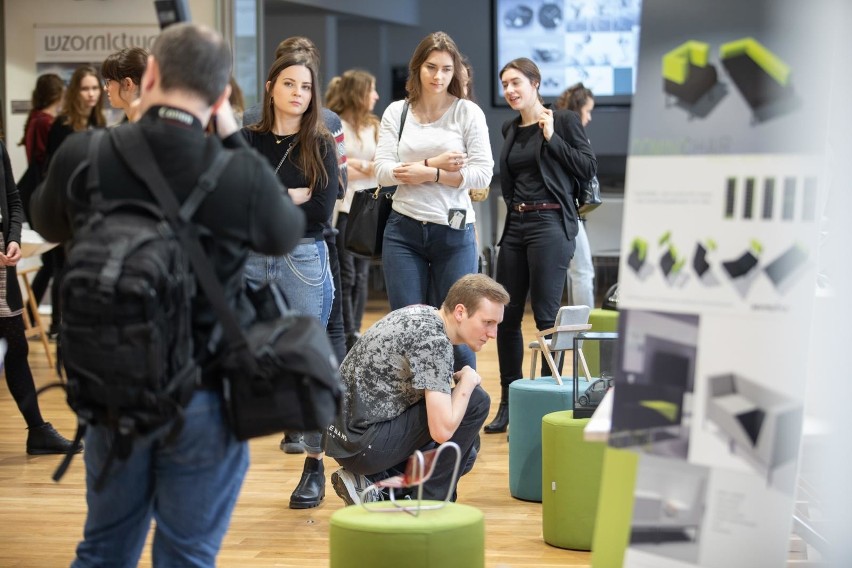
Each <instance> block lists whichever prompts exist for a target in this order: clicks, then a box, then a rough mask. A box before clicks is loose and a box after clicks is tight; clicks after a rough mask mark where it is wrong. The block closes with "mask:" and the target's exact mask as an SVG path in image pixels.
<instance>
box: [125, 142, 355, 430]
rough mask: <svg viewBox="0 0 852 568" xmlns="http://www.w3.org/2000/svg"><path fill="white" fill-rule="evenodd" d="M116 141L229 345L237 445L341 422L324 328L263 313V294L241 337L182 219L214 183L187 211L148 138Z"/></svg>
mask: <svg viewBox="0 0 852 568" xmlns="http://www.w3.org/2000/svg"><path fill="white" fill-rule="evenodd" d="M113 138H114V140H115V141H116V144H117V145H118V147H119V150H121V154H122V155H126V156H134V159H133V160H126V163H127V165H128V166H129V167H130V169H131V170H132V171H133V173H134V174H135V175H136V176H137V177H139V178H140V179H141V180H143V181H144V182H145V185H146V186H147V187H148V189H149V190H150V191H151V193H153V194H154V196H155V197H156V199H157V202H158V203H159V204H160V207H161V208H162V210H163V213H165V215H166V217H167V219H168V220H169V223H170V224H171V225H172V227H174V228H175V231H176V232H177V234H178V237H179V238H180V241H181V243H182V244H183V245H184V247H185V248H186V252H187V254H188V255H189V259H190V262H191V263H192V268H193V271H194V272H195V276H196V279H197V280H198V283H199V284H200V286H201V289H202V290H203V291H204V293H205V295H206V296H207V299H208V300H209V301H210V303H211V304H212V306H213V309H214V310H215V312H216V315H217V316H218V318H219V323H220V324H221V327H222V332H223V335H224V341H225V345H224V350H225V353H224V356H223V357H222V359H221V365H222V368H223V392H224V397H225V403H226V406H227V412H228V418H229V421H230V426H231V429H232V430H233V432H234V434H235V435H236V437H237V439H239V440H248V439H250V438H255V437H258V436H266V435H269V434H274V433H280V432H283V431H285V430H301V431H314V430H325V429H326V428H327V427H328V425H329V424H331V423H332V422H333V421H334V419H335V417H336V416H337V413H338V412H339V410H340V404H341V401H342V397H343V388H342V386H341V381H340V373H339V371H338V362H337V358H336V357H335V355H334V350H333V349H332V346H331V342H330V341H329V340H328V335H327V334H326V332H325V328H324V327H323V326H322V324H320V322H319V321H318V320H317V319H315V318H312V317H308V316H302V315H296V314H285V315H279V314H278V313H277V308H276V309H270V308H269V305H270V302H269V301H266V302H265V305H264V306H258V300H257V298H258V297H263V294H262V292H263V291H259V292H258V291H256V292H254V293H253V296H254V297H253V298H252V300H253V302H254V303H255V305H256V307H258V308H259V309H257V310H256V311H257V313H258V319H259V320H260V321H257V322H255V323H254V324H252V325H251V326H250V327H249V328H248V329H247V330H246V331H245V332H243V330H242V329H241V327H240V324H239V321H238V320H237V317H236V315H235V314H234V312H233V310H232V309H231V308H230V307H229V306H228V303H227V300H226V298H225V292H224V289H223V288H222V284H221V283H220V282H219V280H218V278H217V277H216V273H215V271H214V270H213V265H212V264H211V263H210V259H208V258H207V255H206V253H205V252H204V249H203V247H202V246H201V241H200V239H199V238H198V228H197V227H196V226H195V225H194V224H193V223H192V222H191V219H189V218H187V216H186V215H185V213H184V211H185V210H187V208H189V207H191V206H192V204H193V202H194V201H198V200H200V199H203V198H204V195H205V193H207V192H212V191H213V190H214V189H215V180H214V183H206V184H199V185H198V186H197V187H196V189H195V190H194V191H193V192H192V193H191V194H190V195H189V197H188V198H187V199H186V201H185V202H184V205H183V207H181V206H180V204H179V203H178V201H177V199H176V198H175V196H174V194H173V193H172V192H171V191H170V190H169V189H168V187H169V185H168V182H167V181H166V180H165V178H164V177H163V174H162V173H161V172H160V169H159V168H158V167H157V162H156V161H155V160H154V156H153V154H152V153H151V149H150V147H149V146H148V143H147V142H146V140H145V138H144V136H143V135H142V133H141V132H140V131H139V130H136V129H126V128H121V127H120V128H117V129H115V130H114V136H113ZM228 159H230V152H229V151H227V150H223V151H222V152H220V153H219V155H218V156H217V157H216V160H215V162H214V165H213V166H211V167H210V169H213V168H216V167H217V166H219V165H220V164H218V162H220V161H221V160H228ZM220 171H224V167H222V170H220ZM267 297H268V296H267ZM215 333H216V332H215V331H214V335H215Z"/></svg>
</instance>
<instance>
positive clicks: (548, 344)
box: [529, 306, 592, 385]
mask: <svg viewBox="0 0 852 568" xmlns="http://www.w3.org/2000/svg"><path fill="white" fill-rule="evenodd" d="M590 312H591V310H590V309H589V306H562V307H561V308H559V311H558V312H557V313H556V322H555V325H554V327H551V328H549V329H544V330H541V331H539V332H538V333H536V339H535V341H531V342H530V345H529V347H530V350H531V351H532V362H531V363H530V379H533V378H535V376H536V363H538V353H539V351H540V352H541V356H542V357H544V360H545V361H547V366H548V367H550V372H551V376H552V377H553V378H554V379H555V380H556V384H559V385H561V384H562V377H561V374H560V373H559V363H560V362H561V361H562V357H563V355H564V353H565V352H566V351H572V350H573V349H574V336H575V335H576V334H577V332H580V331H588V330H590V329H592V326H591V325H590V324H589V323H588V322H589V313H590ZM546 335H550V336H551V337H550V339H546V338H545V336H546ZM554 354H555V355H556V358H555V359H554ZM578 355H579V356H580V363H581V364H582V365H583V372H584V373H585V375H586V380H590V377H591V374H590V373H589V368H588V365H587V364H586V358H585V356H583V350H582V349H581V350H580V351H579V353H578Z"/></svg>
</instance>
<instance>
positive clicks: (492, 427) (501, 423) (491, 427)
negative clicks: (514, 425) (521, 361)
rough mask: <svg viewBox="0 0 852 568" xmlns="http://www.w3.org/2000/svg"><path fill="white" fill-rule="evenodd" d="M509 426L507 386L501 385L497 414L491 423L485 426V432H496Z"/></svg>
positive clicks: (503, 430) (502, 430)
mask: <svg viewBox="0 0 852 568" xmlns="http://www.w3.org/2000/svg"><path fill="white" fill-rule="evenodd" d="M508 426H509V387H503V388H502V389H501V391H500V406H498V407H497V416H495V417H494V420H493V421H492V422H491V424H488V425H486V426H485V433H486V434H497V433H499V432H505V431H506V428H507V427H508Z"/></svg>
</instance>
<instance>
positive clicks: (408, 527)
mask: <svg viewBox="0 0 852 568" xmlns="http://www.w3.org/2000/svg"><path fill="white" fill-rule="evenodd" d="M410 503H411V502H410V501H408V502H406V505H409V504H410ZM436 503H437V502H436V501H424V502H423V504H424V505H433V504H436ZM370 507H371V508H374V507H385V508H394V505H393V504H392V503H390V502H384V503H371V504H370ZM329 524H330V526H331V531H330V534H329V547H330V566H331V568H363V567H366V566H369V567H370V568H385V567H388V568H390V567H392V568H397V567H399V566H405V567H406V568H409V567H410V568H477V567H480V566H485V515H483V513H482V511H480V510H479V509H477V508H475V507H471V506H470V505H460V504H458V503H448V504H447V505H446V506H445V507H443V508H442V509H437V510H435V511H421V512H420V515H419V516H417V517H415V516H413V515H410V514H408V513H406V512H402V511H399V512H393V513H382V512H378V513H376V512H370V511H368V510H366V509H365V508H364V507H362V506H360V505H352V506H349V507H346V508H343V509H339V510H337V511H335V512H334V514H332V515H331V520H330V521H329Z"/></svg>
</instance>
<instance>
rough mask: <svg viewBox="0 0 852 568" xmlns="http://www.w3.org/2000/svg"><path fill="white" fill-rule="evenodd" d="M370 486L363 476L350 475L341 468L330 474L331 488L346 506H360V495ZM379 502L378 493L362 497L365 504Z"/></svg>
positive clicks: (380, 498) (379, 494)
mask: <svg viewBox="0 0 852 568" xmlns="http://www.w3.org/2000/svg"><path fill="white" fill-rule="evenodd" d="M370 485H371V483H370V480H369V479H367V478H366V477H365V476H363V475H359V474H357V473H352V472H351V471H347V470H346V469H344V468H342V467H341V468H340V469H338V470H337V471H335V472H334V473H332V474H331V486H332V487H334V492H335V493H337V496H338V497H340V498H341V499H343V502H344V503H346V504H347V505H360V504H361V493H362V492H363V491H364V490H365V489H366V488H367V487H369V486H370ZM381 500H382V496H381V493H380V492H378V491H370V493H369V494H367V495H365V496H364V501H365V502H367V503H370V502H373V501H381Z"/></svg>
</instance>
